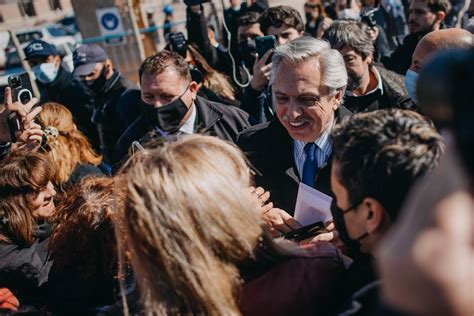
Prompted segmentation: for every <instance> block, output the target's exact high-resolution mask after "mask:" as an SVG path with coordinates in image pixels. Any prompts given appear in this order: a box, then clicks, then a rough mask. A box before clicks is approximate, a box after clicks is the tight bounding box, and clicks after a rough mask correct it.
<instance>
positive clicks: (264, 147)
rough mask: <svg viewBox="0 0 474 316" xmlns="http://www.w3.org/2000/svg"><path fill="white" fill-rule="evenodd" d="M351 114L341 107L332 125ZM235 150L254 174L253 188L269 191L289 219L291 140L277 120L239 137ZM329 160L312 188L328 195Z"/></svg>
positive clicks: (293, 182)
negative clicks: (236, 149)
mask: <svg viewBox="0 0 474 316" xmlns="http://www.w3.org/2000/svg"><path fill="white" fill-rule="evenodd" d="M349 115H351V112H350V111H349V110H348V109H346V108H345V107H344V106H341V107H340V108H339V109H338V110H337V111H336V122H338V121H340V120H341V119H342V118H343V117H344V116H349ZM237 144H238V146H239V147H240V148H241V149H242V150H243V151H244V153H245V154H246V156H247V159H248V160H249V162H250V164H251V165H252V168H253V169H254V171H255V172H256V176H255V184H256V185H257V186H261V187H263V188H264V189H265V190H268V191H270V200H271V201H272V202H273V205H274V206H275V207H278V208H281V209H283V210H285V211H286V212H288V213H289V214H290V215H293V213H294V210H295V204H296V197H297V194H298V186H299V182H300V180H299V175H298V170H297V168H296V165H295V159H294V152H293V139H292V138H291V137H290V135H289V134H288V132H287V131H286V129H285V128H284V127H283V125H281V123H280V121H279V120H278V119H274V120H273V121H271V122H267V123H264V124H260V125H255V126H252V127H250V128H248V129H246V130H245V131H243V132H242V133H240V134H239V137H238V139H237ZM330 161H331V158H329V161H328V163H326V164H325V165H324V166H322V167H321V168H320V169H319V171H318V172H317V173H316V176H315V179H314V188H316V189H317V190H319V191H321V192H323V193H325V194H328V195H332V193H331V185H330V176H331V164H330Z"/></svg>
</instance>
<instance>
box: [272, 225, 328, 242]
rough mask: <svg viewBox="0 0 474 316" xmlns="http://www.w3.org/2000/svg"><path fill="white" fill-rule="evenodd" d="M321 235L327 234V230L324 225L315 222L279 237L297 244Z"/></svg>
mask: <svg viewBox="0 0 474 316" xmlns="http://www.w3.org/2000/svg"><path fill="white" fill-rule="evenodd" d="M323 233H328V230H327V229H326V228H325V227H324V223H323V222H316V223H314V224H311V225H308V226H304V227H301V228H298V229H295V230H292V231H291V232H288V233H285V234H283V235H282V236H281V237H283V238H285V239H289V240H293V241H296V242H299V241H302V240H305V239H308V238H310V237H314V236H317V235H320V234H323Z"/></svg>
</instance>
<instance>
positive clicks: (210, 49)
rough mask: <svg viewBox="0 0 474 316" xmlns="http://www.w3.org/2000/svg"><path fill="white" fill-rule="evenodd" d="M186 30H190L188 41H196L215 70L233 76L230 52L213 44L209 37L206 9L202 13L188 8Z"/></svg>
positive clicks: (202, 53)
mask: <svg viewBox="0 0 474 316" xmlns="http://www.w3.org/2000/svg"><path fill="white" fill-rule="evenodd" d="M186 30H187V31H188V42H190V43H194V45H196V46H197V48H198V49H199V52H200V53H201V55H202V56H203V57H204V58H205V59H206V61H207V62H208V64H209V65H210V66H211V67H212V68H214V69H215V70H217V71H219V72H221V73H223V74H226V75H227V76H229V77H230V76H231V74H232V61H231V59H230V57H229V55H228V53H227V52H226V51H224V50H222V49H218V48H216V47H214V46H212V45H211V43H210V41H209V37H208V31H207V24H206V18H205V16H204V10H203V9H202V8H201V13H200V14H198V13H195V12H193V11H192V10H191V9H190V7H187V8H186Z"/></svg>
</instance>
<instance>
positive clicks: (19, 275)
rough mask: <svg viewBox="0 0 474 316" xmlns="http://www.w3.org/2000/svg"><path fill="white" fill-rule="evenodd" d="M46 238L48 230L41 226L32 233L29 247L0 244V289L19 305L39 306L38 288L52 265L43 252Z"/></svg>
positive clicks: (47, 253)
mask: <svg viewBox="0 0 474 316" xmlns="http://www.w3.org/2000/svg"><path fill="white" fill-rule="evenodd" d="M0 228H1V224H0ZM50 234H51V226H50V225H49V224H46V223H45V224H41V225H38V226H37V228H36V229H35V230H34V236H35V237H36V240H35V241H34V243H33V244H32V245H31V246H26V245H19V244H15V243H3V242H0V287H6V288H9V289H10V290H11V291H12V292H13V293H14V294H15V296H16V297H17V298H18V299H19V300H20V302H21V304H22V305H33V306H40V305H42V302H43V298H42V297H43V295H44V293H43V291H42V289H41V288H42V287H44V286H45V285H46V283H47V282H48V274H49V271H50V269H51V266H52V263H53V262H52V260H51V257H50V253H49V252H48V250H47V246H48V241H49V236H50Z"/></svg>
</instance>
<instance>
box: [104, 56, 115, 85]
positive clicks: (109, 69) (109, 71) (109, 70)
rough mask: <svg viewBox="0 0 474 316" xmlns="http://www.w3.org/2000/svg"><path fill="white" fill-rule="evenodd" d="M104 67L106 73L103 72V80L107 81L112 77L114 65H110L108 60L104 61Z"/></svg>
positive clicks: (110, 62)
mask: <svg viewBox="0 0 474 316" xmlns="http://www.w3.org/2000/svg"><path fill="white" fill-rule="evenodd" d="M104 67H107V68H106V70H105V71H106V72H105V78H106V79H107V80H108V79H110V77H112V75H113V73H114V65H113V64H112V61H111V60H110V59H107V60H106V61H105V65H104Z"/></svg>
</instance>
